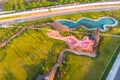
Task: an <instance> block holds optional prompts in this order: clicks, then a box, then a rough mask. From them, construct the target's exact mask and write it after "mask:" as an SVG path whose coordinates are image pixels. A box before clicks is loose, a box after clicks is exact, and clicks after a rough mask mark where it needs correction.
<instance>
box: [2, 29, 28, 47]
mask: <svg viewBox="0 0 120 80" xmlns="http://www.w3.org/2000/svg"><path fill="white" fill-rule="evenodd" d="M25 29H26V28H25V27H23V28H21V29H20V30H19V31H18V32H17V33H15V34H14V35H12V36H10V37H9V38H8V39H7V40H5V41H3V42H1V43H0V48H2V47H4V46H6V45H7V44H8V43H9V41H10V40H12V39H14V38H15V37H17V36H19V35H20V34H21V33H22V32H23V31H24V30H25Z"/></svg>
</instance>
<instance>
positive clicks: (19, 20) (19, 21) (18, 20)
mask: <svg viewBox="0 0 120 80" xmlns="http://www.w3.org/2000/svg"><path fill="white" fill-rule="evenodd" d="M15 22H18V23H21V22H24V20H22V19H17V20H15Z"/></svg>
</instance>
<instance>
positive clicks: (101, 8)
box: [0, 5, 120, 24]
mask: <svg viewBox="0 0 120 80" xmlns="http://www.w3.org/2000/svg"><path fill="white" fill-rule="evenodd" d="M116 9H120V5H109V6H91V7H81V8H74V9H65V10H57V11H51V12H46V13H44V14H35V15H31V16H24V17H18V18H12V19H5V20H0V24H14V23H16V22H15V20H18V19H21V20H24V21H31V20H36V19H42V18H48V17H52V16H58V15H65V14H73V13H78V12H87V11H105V10H116Z"/></svg>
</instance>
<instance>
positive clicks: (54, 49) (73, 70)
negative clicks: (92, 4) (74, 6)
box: [0, 10, 120, 80]
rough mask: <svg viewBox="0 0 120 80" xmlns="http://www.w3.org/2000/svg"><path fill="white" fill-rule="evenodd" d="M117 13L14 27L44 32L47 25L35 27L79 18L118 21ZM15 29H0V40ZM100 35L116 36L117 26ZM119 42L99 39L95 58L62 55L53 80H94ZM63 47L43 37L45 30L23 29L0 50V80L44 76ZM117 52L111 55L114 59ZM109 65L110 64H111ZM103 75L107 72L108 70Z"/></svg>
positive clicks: (91, 14)
mask: <svg viewBox="0 0 120 80" xmlns="http://www.w3.org/2000/svg"><path fill="white" fill-rule="evenodd" d="M119 12H120V10H116V11H108V12H86V13H77V14H71V15H66V16H57V17H52V18H47V19H42V20H36V21H30V22H26V23H23V24H15V25H19V26H25V27H28V26H32V25H35V27H40V28H47V29H48V28H50V27H49V26H46V27H45V26H44V27H42V26H39V25H40V24H42V23H45V22H49V21H53V20H56V19H61V18H65V19H71V20H77V19H78V18H79V17H90V18H95V19H96V18H99V17H101V16H109V17H113V18H115V19H117V21H120V15H119ZM36 25H38V26H36ZM17 30H18V28H15V29H13V28H8V29H0V32H1V33H0V37H1V41H2V40H5V39H7V38H8V37H9V36H10V35H12V34H14V33H15V32H16V31H17ZM76 31H82V32H93V31H88V30H85V29H84V28H79V29H77V30H76ZM102 33H107V34H117V35H120V24H118V26H116V27H114V28H109V29H108V31H107V32H102ZM61 34H62V35H64V36H67V35H71V34H72V35H74V36H76V37H77V38H79V39H81V38H82V37H83V36H84V35H83V34H75V33H67V32H63V33H61ZM1 41H0V42H1ZM119 42H120V38H115V37H105V36H101V38H100V44H99V46H98V55H97V57H96V58H90V57H86V56H76V55H74V54H73V53H71V52H66V53H65V59H64V61H63V63H62V64H61V65H60V67H59V69H58V71H57V73H56V75H55V80H98V79H99V77H100V76H101V74H102V73H103V71H104V69H105V67H106V65H107V63H108V62H109V60H110V58H111V56H112V54H113V52H114V50H115V49H116V47H117V45H118V43H119ZM113 43H114V44H113ZM64 48H67V46H66V43H64V42H63V41H59V40H54V39H51V38H49V37H47V36H46V31H40V30H30V29H27V30H26V31H25V32H23V33H22V34H21V35H20V36H19V37H16V38H15V39H13V40H11V41H10V42H9V44H8V45H7V46H6V47H3V48H1V49H0V80H35V78H36V76H37V75H38V74H39V73H41V74H45V73H46V72H48V71H49V70H50V68H51V67H52V66H53V65H54V64H55V63H56V59H57V56H58V54H59V53H60V52H61V50H63V49H64ZM118 51H119V50H118ZM118 51H117V52H118ZM117 52H116V55H115V56H117ZM115 58H116V57H114V58H113V59H115ZM113 62H114V60H113ZM113 62H111V63H112V64H113ZM106 72H107V73H108V72H109V68H108V70H107V71H106ZM105 76H106V73H105ZM104 79H105V78H103V80H104Z"/></svg>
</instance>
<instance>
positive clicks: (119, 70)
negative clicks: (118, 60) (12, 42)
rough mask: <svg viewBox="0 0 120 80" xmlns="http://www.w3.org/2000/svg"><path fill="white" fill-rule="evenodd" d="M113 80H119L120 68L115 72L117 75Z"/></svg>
mask: <svg viewBox="0 0 120 80" xmlns="http://www.w3.org/2000/svg"><path fill="white" fill-rule="evenodd" d="M114 80H120V67H119V69H118V71H117V74H116V76H115V78H114Z"/></svg>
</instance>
